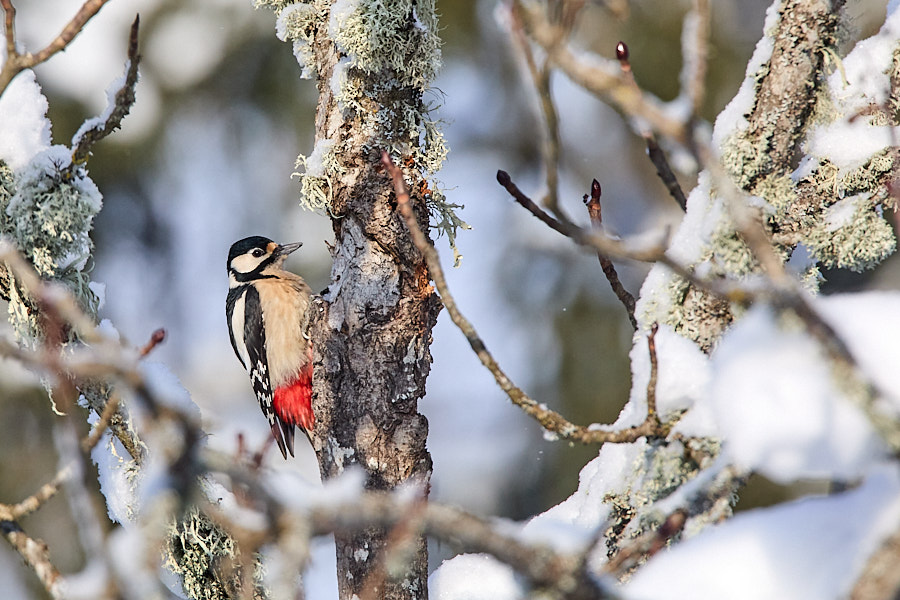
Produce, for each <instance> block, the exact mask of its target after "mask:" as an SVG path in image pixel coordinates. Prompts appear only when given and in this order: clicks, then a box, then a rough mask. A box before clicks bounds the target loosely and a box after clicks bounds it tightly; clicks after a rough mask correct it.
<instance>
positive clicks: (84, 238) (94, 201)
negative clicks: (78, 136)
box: [0, 149, 102, 342]
mask: <svg viewBox="0 0 900 600" xmlns="http://www.w3.org/2000/svg"><path fill="white" fill-rule="evenodd" d="M63 150H65V149H63ZM66 160H67V156H64V155H63V154H62V152H60V151H58V150H57V149H51V150H50V151H48V152H47V153H42V154H39V155H38V156H37V157H35V158H34V160H33V161H32V163H31V164H30V165H28V166H27V167H26V168H25V169H23V170H22V172H21V173H18V174H13V172H12V171H11V170H10V169H9V168H8V167H7V166H6V165H0V235H2V236H3V237H4V238H6V239H8V240H10V241H11V242H13V243H14V244H15V245H16V247H17V248H18V249H19V251H20V252H22V254H23V255H24V256H25V258H26V259H28V261H29V262H30V263H31V264H32V265H33V266H34V268H35V270H36V271H37V272H38V274H39V275H40V276H41V277H43V278H45V279H52V280H55V281H59V282H61V283H64V284H65V285H67V286H68V287H69V288H70V289H71V290H72V291H73V293H74V295H75V297H76V299H77V300H78V301H79V302H80V303H81V305H82V307H83V308H84V309H85V310H87V311H88V312H89V313H90V314H96V310H97V304H98V302H99V301H98V299H97V297H96V295H95V294H94V293H93V292H92V291H91V289H90V287H89V284H90V277H89V276H88V274H87V273H85V272H84V268H85V266H86V263H87V261H88V258H89V257H90V252H91V249H92V247H93V243H92V241H91V238H90V232H91V228H92V227H93V220H94V217H95V216H96V215H97V213H98V212H99V210H100V207H101V205H102V203H101V200H100V193H99V191H98V190H97V188H96V186H95V185H94V184H93V182H92V181H91V180H90V179H87V178H86V177H84V176H83V175H78V174H76V175H75V176H74V177H73V176H71V175H68V174H67V173H66V172H65V169H64V168H63V167H64V164H65V161H66ZM4 280H5V281H8V286H9V290H8V291H7V290H4V291H5V292H7V293H8V295H9V296H10V304H9V308H8V311H9V318H10V322H11V324H12V325H13V327H14V329H15V331H16V335H17V337H18V339H19V341H20V342H25V341H29V342H34V341H35V340H36V339H37V338H39V337H40V335H41V334H40V331H41V330H40V325H39V324H38V323H37V322H36V317H35V316H33V312H34V311H32V310H30V309H29V304H28V303H29V301H28V299H27V298H26V297H25V295H24V293H23V292H22V291H21V290H20V289H17V284H16V283H15V280H14V278H13V277H12V274H11V273H10V274H9V276H8V278H4ZM29 315H31V316H29Z"/></svg>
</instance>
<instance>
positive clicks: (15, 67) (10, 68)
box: [0, 0, 109, 96]
mask: <svg viewBox="0 0 900 600" xmlns="http://www.w3.org/2000/svg"><path fill="white" fill-rule="evenodd" d="M107 2H109V0H87V1H86V2H85V3H84V4H83V5H82V6H81V8H80V9H79V10H78V12H77V13H75V16H74V17H72V20H71V21H69V22H68V23H66V26H65V27H63V29H62V31H61V32H60V33H59V35H57V36H56V37H55V38H54V39H53V41H52V42H50V43H49V44H47V46H45V47H44V48H43V49H42V50H40V51H39V52H37V53H36V54H32V53H30V52H26V53H25V54H20V53H19V52H18V50H17V48H16V41H15V25H14V20H15V8H14V7H13V5H12V0H0V6H2V8H3V10H4V12H5V13H6V47H7V52H6V62H5V63H3V69H2V71H0V96H2V95H3V92H4V91H5V90H6V87H7V86H8V85H9V82H10V81H12V79H13V77H15V76H16V75H18V74H19V73H20V72H22V71H24V70H25V69H30V68H32V67H34V66H36V65H39V64H41V63H42V62H44V61H46V60H47V59H49V58H50V57H51V56H53V55H54V54H56V53H57V52H60V51H61V50H64V49H65V48H66V46H68V45H69V44H70V43H71V42H72V40H74V39H75V37H76V36H77V35H78V34H79V33H81V30H82V29H83V28H84V26H85V25H86V24H87V22H88V21H90V20H91V19H92V18H93V17H94V15H96V14H97V12H98V11H99V10H100V9H101V8H102V7H103V5H104V4H106V3H107Z"/></svg>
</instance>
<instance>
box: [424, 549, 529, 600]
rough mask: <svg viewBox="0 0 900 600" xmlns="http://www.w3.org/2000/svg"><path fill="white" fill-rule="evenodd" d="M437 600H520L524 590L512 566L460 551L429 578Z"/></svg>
mask: <svg viewBox="0 0 900 600" xmlns="http://www.w3.org/2000/svg"><path fill="white" fill-rule="evenodd" d="M428 593H429V596H430V597H431V598H434V599H435V600H521V599H522V598H524V597H525V596H526V593H525V589H524V588H523V587H522V586H521V585H520V584H519V583H518V581H516V575H515V572H514V571H513V570H512V568H511V567H509V566H508V565H505V564H503V563H501V562H500V561H498V560H497V559H495V558H493V557H491V556H488V555H486V554H461V555H459V556H455V557H453V558H452V559H450V560H445V561H444V562H443V563H442V564H441V566H440V567H439V568H438V569H437V570H436V571H435V572H434V573H433V574H432V575H431V577H429V578H428Z"/></svg>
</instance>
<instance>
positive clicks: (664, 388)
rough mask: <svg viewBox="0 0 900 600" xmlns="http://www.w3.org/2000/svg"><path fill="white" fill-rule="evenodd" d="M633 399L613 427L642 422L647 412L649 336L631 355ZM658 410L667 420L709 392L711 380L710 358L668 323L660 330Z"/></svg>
mask: <svg viewBox="0 0 900 600" xmlns="http://www.w3.org/2000/svg"><path fill="white" fill-rule="evenodd" d="M629 358H630V359H631V372H632V384H631V398H630V400H629V402H628V404H626V405H625V408H623V409H622V412H621V413H620V414H619V418H618V419H617V420H616V423H615V424H614V425H613V426H610V427H609V429H613V430H616V429H622V428H625V427H631V426H635V425H639V424H640V423H641V422H643V420H644V418H645V417H646V415H647V384H648V383H649V381H650V351H649V347H648V343H647V336H646V335H641V336H639V337H638V341H637V342H636V343H635V344H634V347H632V349H631V353H630V354H629ZM656 360H657V381H656V410H657V412H658V413H659V414H660V416H661V417H662V418H663V419H664V420H667V419H670V418H671V417H672V415H673V413H676V412H679V411H682V410H686V409H688V408H690V407H691V406H693V405H694V402H695V401H696V400H698V399H700V398H703V397H704V396H705V395H706V386H707V385H708V382H709V372H708V371H709V368H708V358H707V357H706V355H705V354H703V352H702V351H701V350H700V348H698V347H697V345H696V344H695V343H693V342H691V341H690V340H688V339H686V338H684V337H682V336H680V335H678V334H677V333H675V330H674V329H672V328H671V327H669V326H668V325H661V326H660V327H659V330H658V331H657V332H656Z"/></svg>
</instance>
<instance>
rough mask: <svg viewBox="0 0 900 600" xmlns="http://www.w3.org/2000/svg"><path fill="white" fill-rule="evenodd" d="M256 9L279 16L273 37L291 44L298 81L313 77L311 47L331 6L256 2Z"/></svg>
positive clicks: (317, 2) (317, 1) (276, 0)
mask: <svg viewBox="0 0 900 600" xmlns="http://www.w3.org/2000/svg"><path fill="white" fill-rule="evenodd" d="M254 4H255V6H256V7H257V8H260V7H262V6H268V7H270V8H272V10H274V11H275V12H276V14H277V15H278V20H277V27H276V33H277V35H278V38H279V39H281V40H283V41H288V40H290V41H291V43H292V46H293V51H294V56H295V57H296V59H297V62H298V63H299V65H300V68H301V77H303V78H311V77H312V76H313V75H315V74H316V62H315V54H314V52H313V49H312V44H313V42H314V40H315V36H316V32H317V31H318V30H319V28H320V27H323V26H324V25H325V23H326V21H327V19H328V9H329V5H330V2H328V1H327V0H315V1H313V2H284V1H283V0H256V2H255V3H254Z"/></svg>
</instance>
